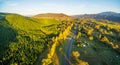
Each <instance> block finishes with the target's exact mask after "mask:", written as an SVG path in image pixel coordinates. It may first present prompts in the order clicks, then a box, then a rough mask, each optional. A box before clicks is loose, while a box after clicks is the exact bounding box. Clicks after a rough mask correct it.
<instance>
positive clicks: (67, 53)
mask: <svg viewBox="0 0 120 65" xmlns="http://www.w3.org/2000/svg"><path fill="white" fill-rule="evenodd" d="M77 32H78V22H77V25H76V30H75V31H74V34H73V36H72V38H71V39H70V41H69V44H68V47H67V51H66V61H65V65H70V61H69V59H70V52H71V48H72V43H73V42H74V37H75V35H76V34H77Z"/></svg>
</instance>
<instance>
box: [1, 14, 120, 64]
mask: <svg viewBox="0 0 120 65" xmlns="http://www.w3.org/2000/svg"><path fill="white" fill-rule="evenodd" d="M119 64H120V23H119V22H113V21H108V20H96V19H92V18H84V17H83V18H74V17H71V16H68V15H65V14H53V13H51V14H50V13H49V14H38V15H35V16H33V17H26V16H22V15H19V14H13V13H1V14H0V65H119Z"/></svg>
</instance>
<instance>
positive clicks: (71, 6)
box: [0, 0, 120, 15]
mask: <svg viewBox="0 0 120 65" xmlns="http://www.w3.org/2000/svg"><path fill="white" fill-rule="evenodd" d="M106 11H113V12H118V13H120V0H0V12H8V13H18V14H22V15H35V14H40V13H65V14H68V15H76V14H96V13H100V12H106Z"/></svg>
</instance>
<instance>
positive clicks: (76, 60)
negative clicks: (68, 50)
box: [71, 51, 89, 65]
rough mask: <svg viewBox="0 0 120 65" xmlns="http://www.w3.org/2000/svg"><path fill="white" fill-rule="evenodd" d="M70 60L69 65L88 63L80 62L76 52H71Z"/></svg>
mask: <svg viewBox="0 0 120 65" xmlns="http://www.w3.org/2000/svg"><path fill="white" fill-rule="evenodd" d="M71 58H72V59H71V60H72V63H71V65H89V64H88V62H86V61H83V60H80V53H79V52H78V51H73V52H72V57H71Z"/></svg>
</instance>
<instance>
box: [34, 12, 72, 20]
mask: <svg viewBox="0 0 120 65" xmlns="http://www.w3.org/2000/svg"><path fill="white" fill-rule="evenodd" d="M33 17H34V18H49V19H57V20H71V19H73V18H72V17H71V16H68V15H66V14H63V13H45V14H38V15H35V16H33Z"/></svg>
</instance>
